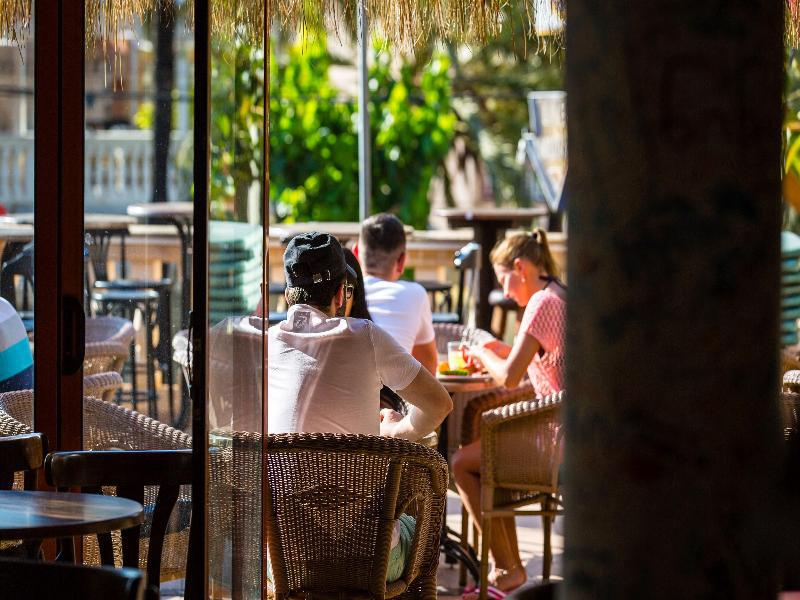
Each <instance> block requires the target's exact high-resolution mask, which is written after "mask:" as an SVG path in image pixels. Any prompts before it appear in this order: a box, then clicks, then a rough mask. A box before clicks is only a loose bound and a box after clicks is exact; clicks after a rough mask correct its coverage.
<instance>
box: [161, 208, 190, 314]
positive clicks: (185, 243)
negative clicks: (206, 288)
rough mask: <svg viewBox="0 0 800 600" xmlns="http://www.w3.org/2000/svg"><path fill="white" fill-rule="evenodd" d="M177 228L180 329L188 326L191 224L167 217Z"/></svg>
mask: <svg viewBox="0 0 800 600" xmlns="http://www.w3.org/2000/svg"><path fill="white" fill-rule="evenodd" d="M167 221H169V222H170V223H172V224H173V225H174V226H175V229H177V230H178V237H179V238H180V240H181V329H186V328H187V327H189V307H190V306H191V297H192V284H191V280H192V261H191V259H190V258H189V254H190V252H191V246H192V225H191V223H190V222H189V221H187V220H182V219H180V218H177V217H174V218H172V217H170V218H168V219H167Z"/></svg>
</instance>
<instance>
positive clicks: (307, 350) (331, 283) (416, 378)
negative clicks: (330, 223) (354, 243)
mask: <svg viewBox="0 0 800 600" xmlns="http://www.w3.org/2000/svg"><path fill="white" fill-rule="evenodd" d="M283 261H284V274H285V276H286V301H287V304H288V305H289V312H288V313H287V316H286V320H285V321H283V322H281V323H279V324H277V325H275V326H273V327H270V329H269V346H268V347H269V353H268V354H269V357H268V358H269V360H268V366H269V378H268V382H269V384H268V388H269V389H268V392H269V393H268V396H267V399H268V400H267V401H268V410H269V413H268V414H269V419H268V426H269V433H282V432H327V433H363V434H372V435H378V434H379V433H380V435H385V436H389V437H401V438H406V439H410V440H418V439H420V438H422V437H424V436H425V435H427V434H428V433H430V432H431V431H433V430H434V429H435V428H436V427H437V426H438V425H439V423H441V422H442V420H443V419H444V417H445V416H446V415H447V414H448V413H449V412H450V410H451V409H452V406H453V405H452V401H451V400H450V396H449V395H448V393H447V391H445V389H444V388H443V387H442V385H441V384H440V383H439V382H438V381H436V379H435V377H434V376H433V375H431V373H429V372H428V371H427V370H426V369H421V368H420V363H419V361H417V360H416V359H415V358H414V357H413V356H411V355H410V354H409V353H408V352H407V351H405V350H404V349H403V348H401V347H400V345H399V344H398V343H397V342H396V341H395V340H394V338H392V337H391V336H390V335H389V334H388V333H386V332H385V331H384V330H382V329H381V328H380V327H378V326H377V325H375V324H374V323H373V322H371V321H368V320H364V319H353V318H348V317H338V316H336V314H337V310H338V309H339V308H340V307H341V306H342V305H343V303H344V302H345V299H346V298H347V296H348V294H352V291H353V290H352V288H351V287H348V285H347V283H346V279H345V273H346V272H347V270H348V269H349V270H351V271H352V269H350V267H348V266H347V263H346V262H345V259H344V253H343V252H342V247H341V245H340V244H339V242H338V240H337V239H336V238H335V237H333V236H332V235H330V234H327V233H319V232H311V233H304V234H300V235H297V236H295V237H294V238H292V240H291V241H290V242H289V244H288V246H287V247H286V251H285V253H284V257H283ZM352 275H353V279H355V273H352ZM383 385H386V386H387V387H389V388H391V389H393V390H395V391H397V392H398V393H399V394H400V395H401V396H402V397H403V398H404V399H405V400H406V401H407V402H408V404H410V405H411V408H410V410H409V412H408V414H407V415H406V416H402V415H400V414H399V413H397V412H394V411H392V410H389V409H384V410H383V411H380V413H379V412H378V410H379V395H380V389H381V387H382V386H383Z"/></svg>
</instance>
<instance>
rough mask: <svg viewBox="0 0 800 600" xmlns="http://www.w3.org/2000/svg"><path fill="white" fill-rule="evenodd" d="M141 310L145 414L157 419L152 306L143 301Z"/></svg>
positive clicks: (148, 302)
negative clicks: (143, 341)
mask: <svg viewBox="0 0 800 600" xmlns="http://www.w3.org/2000/svg"><path fill="white" fill-rule="evenodd" d="M143 309H144V310H143V313H144V314H143V316H144V331H145V334H144V335H145V350H144V351H145V375H146V380H147V392H146V397H147V413H148V415H149V416H150V417H152V418H153V419H158V405H157V402H156V397H157V391H156V378H155V368H154V367H153V361H154V360H155V359H156V357H155V351H154V350H155V349H154V348H153V327H154V326H155V319H153V305H152V304H151V303H150V301H149V300H147V301H145V303H144V306H143Z"/></svg>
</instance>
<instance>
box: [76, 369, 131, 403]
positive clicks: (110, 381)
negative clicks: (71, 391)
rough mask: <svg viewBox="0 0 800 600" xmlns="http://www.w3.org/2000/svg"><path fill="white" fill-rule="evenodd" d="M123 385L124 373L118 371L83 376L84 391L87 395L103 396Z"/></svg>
mask: <svg viewBox="0 0 800 600" xmlns="http://www.w3.org/2000/svg"><path fill="white" fill-rule="evenodd" d="M121 387H122V375H120V374H119V373H117V372H116V371H109V372H107V373H95V374H93V375H86V376H85V377H84V378H83V393H84V395H86V396H94V397H95V398H102V397H103V396H104V395H105V393H106V392H113V391H116V390H118V389H119V388H121Z"/></svg>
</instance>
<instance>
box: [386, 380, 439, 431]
mask: <svg viewBox="0 0 800 600" xmlns="http://www.w3.org/2000/svg"><path fill="white" fill-rule="evenodd" d="M397 392H398V393H399V394H400V395H401V396H402V397H403V399H405V400H406V401H407V402H408V403H409V404H411V410H409V411H408V414H407V415H406V416H405V417H403V418H402V419H400V420H389V419H384V420H382V421H381V435H385V436H388V437H399V438H405V439H408V440H418V439H420V438H423V437H425V436H426V435H428V434H429V433H430V432H431V431H433V430H434V429H436V428H437V427H438V426H439V424H440V423H441V422H442V421H443V420H444V418H445V417H446V416H447V415H448V414H449V413H450V411H451V410H453V401H452V400H451V399H450V394H448V393H447V390H445V389H444V388H443V387H442V384H441V383H439V382H438V381H436V378H435V377H434V376H433V375H431V374H430V373H428V371H426V370H425V369H420V370H419V372H418V373H417V376H416V377H415V378H414V379H413V380H412V381H411V383H410V384H409V385H408V387H406V388H404V389H402V390H397Z"/></svg>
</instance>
